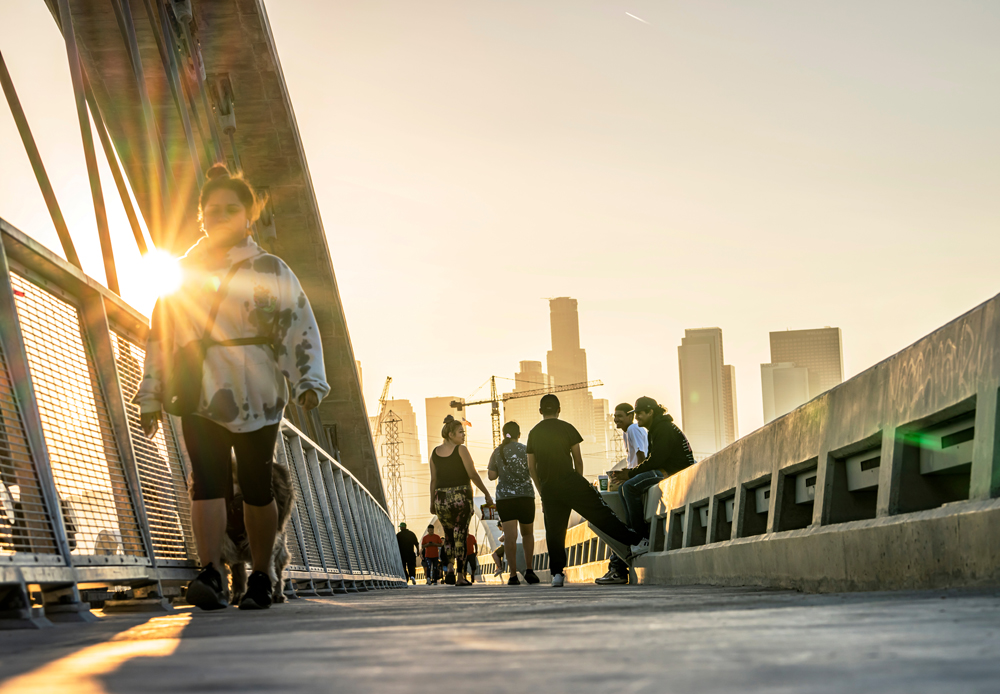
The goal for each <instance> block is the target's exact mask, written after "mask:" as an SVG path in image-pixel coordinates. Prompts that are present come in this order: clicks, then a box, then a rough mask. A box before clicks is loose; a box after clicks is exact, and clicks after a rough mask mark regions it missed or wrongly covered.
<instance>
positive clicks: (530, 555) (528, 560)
mask: <svg viewBox="0 0 1000 694" xmlns="http://www.w3.org/2000/svg"><path fill="white" fill-rule="evenodd" d="M518 525H519V526H520V528H521V547H523V548H524V570H525V571H531V570H532V568H531V567H532V566H534V560H535V524H534V523H518Z"/></svg>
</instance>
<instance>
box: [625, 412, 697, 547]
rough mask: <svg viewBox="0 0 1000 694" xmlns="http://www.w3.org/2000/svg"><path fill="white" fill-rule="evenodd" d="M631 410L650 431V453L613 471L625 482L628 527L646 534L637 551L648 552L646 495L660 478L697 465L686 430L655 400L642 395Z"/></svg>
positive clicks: (637, 419) (637, 420)
mask: <svg viewBox="0 0 1000 694" xmlns="http://www.w3.org/2000/svg"><path fill="white" fill-rule="evenodd" d="M632 412H633V413H634V414H635V419H636V422H637V423H638V424H639V426H641V427H643V428H644V429H646V431H648V432H649V454H648V455H647V456H646V460H645V461H644V462H643V463H642V464H640V465H637V466H636V467H634V468H630V469H627V470H617V471H616V472H614V473H612V474H613V475H614V477H615V479H616V480H619V481H621V482H622V486H621V495H622V501H623V502H624V504H625V514H626V518H627V519H628V523H629V526H630V527H631V528H632V530H635V531H636V532H638V533H640V534H642V535H643V538H644V539H643V541H642V543H641V544H640V545H639V547H638V552H636V553H637V554H640V553H642V552H643V551H646V552H648V551H649V524H648V523H646V514H645V508H644V507H643V503H642V501H643V499H642V497H643V494H645V493H646V490H647V489H649V488H650V487H652V486H653V485H654V484H658V483H659V482H660V480H662V479H664V478H666V477H669V476H670V475H673V474H674V473H677V472H680V471H681V470H683V469H684V468H686V467H690V466H691V465H694V454H692V453H691V446H690V444H688V440H687V437H686V436H684V432H682V431H681V430H680V429H678V428H677V425H676V424H674V418H673V417H671V416H670V415H668V414H667V409H666V408H665V407H663V406H662V405H660V404H658V403H657V402H656V400H653V398H649V397H645V396H643V397H641V398H639V399H638V400H636V401H635V407H634V408H633V410H632Z"/></svg>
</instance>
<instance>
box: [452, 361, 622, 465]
mask: <svg viewBox="0 0 1000 694" xmlns="http://www.w3.org/2000/svg"><path fill="white" fill-rule="evenodd" d="M603 385H604V384H603V383H602V382H601V381H583V382H581V383H568V384H566V385H564V386H552V387H550V388H536V389H535V390H522V391H521V392H517V391H514V392H513V393H504V394H503V396H502V397H497V377H496V376H490V399H489V400H476V401H475V402H461V401H460V400H452V401H451V403H449V404H450V405H451V406H452V407H453V408H455V409H456V410H458V411H459V412H461V411H462V408H464V407H469V406H471V405H486V404H489V405H492V410H491V412H490V418H491V419H492V420H493V447H494V448H496V447H497V446H499V445H500V403H501V402H507V401H508V400H515V399H517V398H530V397H534V396H537V395H547V394H548V393H563V392H565V391H567V390H581V389H584V388H596V387H597V386H603Z"/></svg>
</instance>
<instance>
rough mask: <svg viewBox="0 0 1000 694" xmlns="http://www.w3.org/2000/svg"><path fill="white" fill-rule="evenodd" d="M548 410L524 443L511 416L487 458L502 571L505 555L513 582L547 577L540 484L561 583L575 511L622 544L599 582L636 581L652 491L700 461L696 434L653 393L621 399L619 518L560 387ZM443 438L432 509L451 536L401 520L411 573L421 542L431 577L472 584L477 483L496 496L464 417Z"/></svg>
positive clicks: (615, 477) (547, 401)
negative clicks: (415, 530) (539, 545)
mask: <svg viewBox="0 0 1000 694" xmlns="http://www.w3.org/2000/svg"><path fill="white" fill-rule="evenodd" d="M539 413H540V414H541V415H542V420H541V421H540V422H539V423H538V424H536V425H535V426H534V427H533V428H532V429H531V431H530V432H529V433H528V438H527V442H526V443H525V444H522V443H520V437H521V429H520V426H519V425H518V423H517V422H507V423H506V424H505V425H504V427H503V441H502V443H501V444H500V445H499V446H498V447H497V448H496V449H495V450H494V451H493V453H492V455H491V456H490V461H489V465H488V467H487V475H488V477H489V479H490V480H491V481H495V482H496V511H497V513H498V515H499V516H500V522H499V526H500V530H501V533H500V538H499V542H498V543H497V544H496V546H495V549H494V553H493V559H494V564H495V565H496V567H497V571H496V574H495V575H501V572H502V570H503V566H504V563H506V569H507V573H508V579H507V584H508V585H520V584H521V580H520V579H521V578H522V577H523V579H524V582H525V583H527V584H535V583H539V578H538V576H537V575H536V574H535V571H534V563H535V562H534V549H535V548H534V544H535V543H534V522H535V491H536V489H537V491H538V494H539V496H540V497H541V505H542V512H543V517H544V523H545V540H546V545H547V548H548V555H549V562H548V569H549V572H550V575H551V581H552V585H553V586H555V587H560V586H562V585H564V584H565V581H566V577H565V569H566V532H567V529H568V525H569V519H570V514H571V513H572V512H573V511H576V512H577V513H578V514H579V515H580V516H581V517H583V518H584V519H585V520H587V521H589V522H590V524H591V526H592V527H594V528H595V529H596V530H597V531H598V532H600V533H601V534H603V535H604V536H606V537H607V538H610V540H611V542H609V546H610V547H611V548H612V552H613V554H612V557H611V559H610V562H609V566H608V571H607V573H606V574H605V575H604V576H602V577H601V578H599V579H597V581H596V583H598V584H600V585H615V584H625V583H628V582H629V567H630V566H631V564H632V562H633V561H634V560H635V559H636V558H637V557H639V556H641V555H643V554H645V553H647V552H648V551H649V533H650V527H649V523H647V521H646V518H645V509H644V506H643V502H644V498H645V493H646V491H647V490H648V489H649V488H650V487H652V486H655V485H656V484H659V482H660V481H662V480H663V479H665V478H666V477H667V476H669V475H672V474H674V473H676V472H679V471H680V470H683V469H684V468H686V467H688V466H690V465H693V464H694V456H693V454H692V452H691V447H690V445H689V444H688V441H687V438H686V437H685V436H684V434H683V432H681V430H680V429H679V428H678V427H677V425H676V424H674V423H673V418H672V417H671V416H670V415H669V414H667V413H666V409H665V408H664V407H662V406H661V405H659V404H658V403H657V402H656V400H654V399H653V398H650V397H645V396H644V397H641V398H639V399H638V400H636V402H635V405H630V404H628V403H622V404H620V405H618V406H617V407H616V408H615V414H614V420H615V424H616V426H617V427H618V428H619V429H620V430H622V432H623V434H624V440H625V449H626V459H625V466H624V468H623V469H621V470H615V471H612V472H611V473H610V475H611V477H610V478H611V480H612V481H613V482H614V483H615V484H617V485H619V488H618V494H619V495H620V498H621V501H622V506H623V508H624V510H625V513H624V518H619V516H618V515H617V514H616V513H615V512H614V511H613V510H612V509H611V507H610V506H608V504H607V503H606V502H605V499H604V498H603V497H602V495H601V493H600V492H599V491H598V490H597V489H596V488H595V487H594V486H593V485H592V484H591V483H590V482H588V481H587V478H586V477H584V470H583V453H582V450H581V444H582V443H583V437H582V436H581V435H580V432H579V431H577V429H576V427H574V426H573V425H572V424H570V423H569V422H566V421H564V420H562V419H560V418H559V415H560V413H561V406H560V402H559V398H558V397H557V396H556V395H555V394H553V393H549V394H546V395H544V396H542V398H541V400H540V402H539ZM441 439H442V442H441V444H440V445H438V446H437V447H435V448H434V449H433V451H432V452H431V461H430V473H431V488H430V492H431V508H430V510H431V513H432V514H434V515H436V516H437V521H438V522H439V523H440V525H441V530H442V534H443V537H442V536H441V535H438V534H437V533H436V532H435V531H434V528H435V526H434V524H431V525H430V526H428V528H427V532H426V533H425V534H424V536H423V538H421V540H420V542H419V543H417V542H416V538H415V537H411V536H412V533H410V536H403V535H402V530H405V528H401V534H400V535H398V536H397V539H398V540H399V543H400V545H399V546H400V554H401V556H402V557H404V565H406V566H407V577H408V578H409V580H411V581H413V582H415V578H414V577H413V576H412V570H411V569H410V568H409V567H410V566H411V565H412V562H413V561H414V560H415V554H414V560H411V563H410V564H407V560H408V558H409V557H410V554H412V553H413V548H414V547H417V548H418V551H419V552H420V553H421V555H422V557H423V563H424V572H425V576H426V582H427V583H428V584H437V583H438V582H439V581H443V582H445V583H448V584H454V585H459V586H464V585H470V584H471V583H472V581H474V580H475V577H476V575H477V573H478V569H479V567H478V560H477V558H476V555H477V554H478V550H479V545H478V541H477V540H476V538H475V536H474V535H472V534H471V533H469V524H470V521H471V519H472V513H473V507H472V485H473V484H474V485H475V486H476V487H478V488H479V489H480V490H481V491H482V493H483V495H484V497H485V500H486V504H487V506H492V505H493V498H492V496H491V495H490V492H489V491H488V490H487V488H486V486H485V484H484V483H483V480H482V478H481V477H480V476H479V473H478V472H477V471H476V469H475V465H474V464H473V461H472V457H471V455H470V454H469V451H468V448H466V446H465V445H464V444H465V429H464V427H463V425H462V423H461V422H460V421H458V420H456V419H455V418H454V417H452V416H450V415H449V416H448V417H447V418H446V419H445V421H444V426H443V428H442V430H441ZM519 537H520V540H521V541H520V548H519V546H518V545H519V543H518V538H519ZM463 538H464V539H463ZM404 546H405V548H406V549H404ZM404 554H405V556H404ZM522 561H523V565H522V564H521V562H522ZM519 574H520V576H519Z"/></svg>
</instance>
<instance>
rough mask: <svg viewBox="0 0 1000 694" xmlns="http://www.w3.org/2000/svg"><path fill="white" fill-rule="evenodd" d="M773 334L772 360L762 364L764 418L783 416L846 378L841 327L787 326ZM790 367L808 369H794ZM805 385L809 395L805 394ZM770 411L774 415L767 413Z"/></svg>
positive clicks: (769, 419) (767, 419)
mask: <svg viewBox="0 0 1000 694" xmlns="http://www.w3.org/2000/svg"><path fill="white" fill-rule="evenodd" d="M770 338H771V363H770V364H761V393H762V395H763V398H764V420H765V421H771V419H774V418H775V417H780V416H781V415H783V414H785V413H787V412H790V411H792V410H793V409H795V408H796V407H798V406H799V405H801V404H803V403H805V402H807V401H808V400H811V399H812V398H815V397H816V396H817V395H819V394H821V393H824V392H826V391H827V390H829V389H830V388H833V387H834V386H836V385H840V384H841V383H843V382H844V349H843V338H842V335H841V332H840V328H815V329H812V330H784V331H780V332H773V333H771V334H770ZM767 367H770V368H767ZM788 369H806V372H807V373H805V374H803V373H802V372H800V371H796V372H794V373H792V372H788ZM768 379H770V383H768V382H767V380H768ZM804 379H805V380H804ZM804 388H805V391H806V393H807V396H806V397H804V398H803V396H802V393H803V389H804ZM768 391H770V393H771V396H770V400H769V399H768V395H767V393H768ZM786 408H787V409H786ZM769 412H771V413H773V416H771V417H768V413H769Z"/></svg>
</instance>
